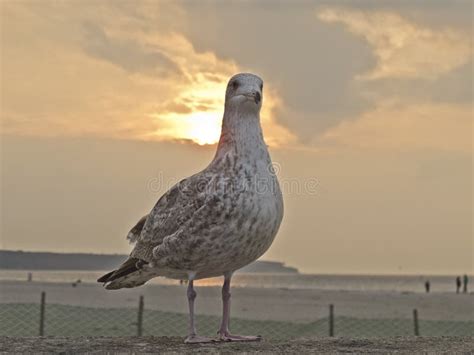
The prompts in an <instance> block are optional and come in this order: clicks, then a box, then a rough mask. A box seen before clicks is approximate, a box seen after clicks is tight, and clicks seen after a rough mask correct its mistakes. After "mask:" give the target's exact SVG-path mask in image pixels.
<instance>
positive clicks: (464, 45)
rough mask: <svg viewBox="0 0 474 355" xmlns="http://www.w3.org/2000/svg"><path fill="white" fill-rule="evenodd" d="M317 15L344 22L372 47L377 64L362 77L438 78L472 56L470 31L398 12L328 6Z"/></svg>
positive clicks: (323, 18)
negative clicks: (422, 22)
mask: <svg viewBox="0 0 474 355" xmlns="http://www.w3.org/2000/svg"><path fill="white" fill-rule="evenodd" d="M317 16H318V18H319V19H320V20H321V21H324V22H328V23H342V24H343V25H345V26H346V27H347V29H348V30H349V31H350V32H351V33H353V34H355V35H358V36H361V37H363V38H364V39H365V40H366V41H367V42H368V43H369V44H370V45H371V46H372V48H373V51H374V55H375V57H376V58H377V64H376V66H375V68H374V69H373V70H371V71H369V72H367V73H365V74H363V75H360V78H361V79H365V80H377V79H383V78H402V79H406V78H422V79H436V78H438V77H439V76H440V75H442V74H443V73H446V72H449V71H451V70H453V69H455V68H457V67H459V66H462V65H464V64H465V63H467V62H468V61H469V59H470V57H471V56H472V46H471V37H470V36H469V34H468V33H465V32H463V31H460V30H454V29H450V28H443V29H439V28H438V29H432V28H428V27H422V26H420V25H418V24H416V23H412V22H410V21H408V20H406V19H405V18H402V17H401V16H400V15H398V14H397V13H395V12H389V11H360V10H354V9H348V8H331V7H328V8H324V9H321V10H318V12H317Z"/></svg>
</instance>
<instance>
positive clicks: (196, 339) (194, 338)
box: [184, 335, 217, 344]
mask: <svg viewBox="0 0 474 355" xmlns="http://www.w3.org/2000/svg"><path fill="white" fill-rule="evenodd" d="M216 341H217V340H216V339H214V338H208V337H203V336H199V335H189V336H188V337H187V338H186V339H184V343H185V344H198V343H214V342H216Z"/></svg>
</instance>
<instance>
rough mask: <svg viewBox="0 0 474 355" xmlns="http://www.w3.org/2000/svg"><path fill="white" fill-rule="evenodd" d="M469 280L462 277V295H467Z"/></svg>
mask: <svg viewBox="0 0 474 355" xmlns="http://www.w3.org/2000/svg"><path fill="white" fill-rule="evenodd" d="M468 281H469V279H468V277H467V275H464V277H463V283H462V284H463V285H462V292H463V293H467V283H468Z"/></svg>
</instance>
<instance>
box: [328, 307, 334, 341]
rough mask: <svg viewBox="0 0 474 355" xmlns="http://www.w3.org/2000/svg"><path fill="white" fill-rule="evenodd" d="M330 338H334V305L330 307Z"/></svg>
mask: <svg viewBox="0 0 474 355" xmlns="http://www.w3.org/2000/svg"><path fill="white" fill-rule="evenodd" d="M329 336H330V337H333V336H334V305H333V304H330V305H329Z"/></svg>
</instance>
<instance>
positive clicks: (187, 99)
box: [151, 74, 227, 145]
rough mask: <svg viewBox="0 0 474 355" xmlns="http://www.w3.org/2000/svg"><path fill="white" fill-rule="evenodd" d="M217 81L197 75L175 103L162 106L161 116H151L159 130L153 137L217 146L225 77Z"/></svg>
mask: <svg viewBox="0 0 474 355" xmlns="http://www.w3.org/2000/svg"><path fill="white" fill-rule="evenodd" d="M218 79H221V80H211V79H210V78H209V77H206V75H203V74H198V75H197V76H195V77H194V78H193V80H192V83H191V84H190V85H188V86H187V87H185V88H183V90H182V91H181V93H180V95H179V96H178V97H177V98H176V99H174V100H172V101H170V102H167V103H166V104H165V105H164V106H163V111H164V112H162V113H156V114H151V116H152V117H153V118H154V119H155V120H156V121H157V123H158V126H159V129H157V130H156V131H155V132H153V137H156V138H158V139H169V138H172V139H177V140H191V141H193V142H195V143H197V144H199V145H205V144H215V143H217V142H218V140H219V136H220V132H221V124H222V115H223V113H224V95H223V93H224V92H225V85H226V81H227V76H222V78H218Z"/></svg>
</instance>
